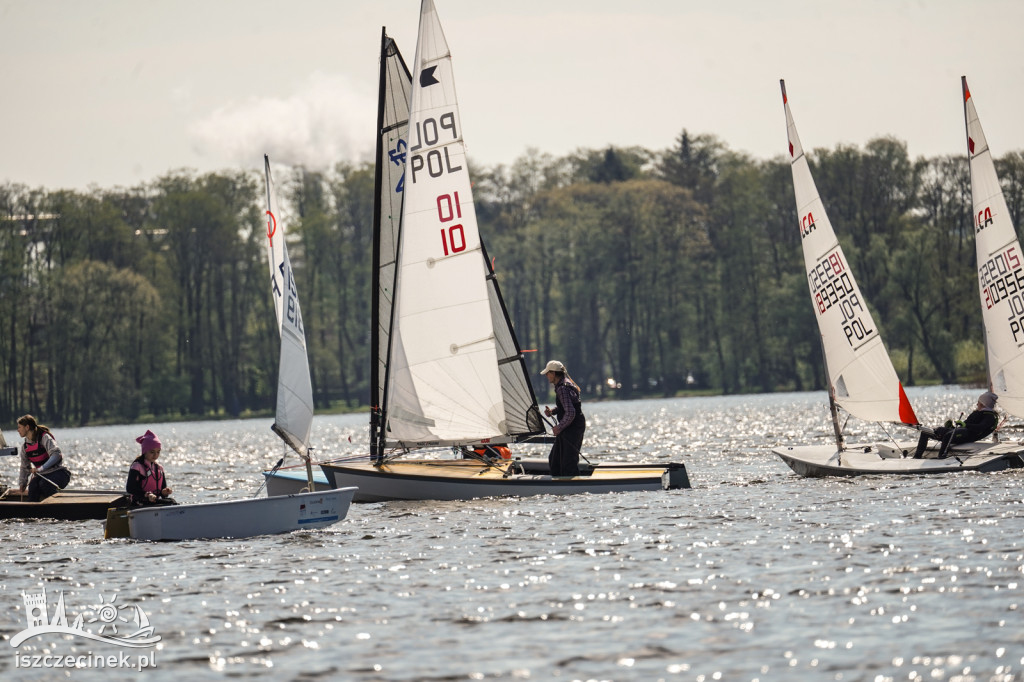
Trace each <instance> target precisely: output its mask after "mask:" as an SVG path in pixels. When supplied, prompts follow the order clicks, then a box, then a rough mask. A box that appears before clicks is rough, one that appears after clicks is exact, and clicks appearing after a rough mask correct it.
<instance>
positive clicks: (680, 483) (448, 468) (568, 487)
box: [320, 460, 690, 502]
mask: <svg viewBox="0 0 1024 682" xmlns="http://www.w3.org/2000/svg"><path fill="white" fill-rule="evenodd" d="M320 468H321V469H322V470H323V472H324V474H326V475H327V478H328V479H330V480H331V483H332V485H336V486H356V487H358V491H357V492H356V494H355V497H354V498H353V501H355V502H384V501H389V500H471V499H476V498H480V497H530V496H533V495H576V494H580V493H591V494H598V493H613V492H629V491H637V490H673V489H678V488H689V487H690V481H689V478H688V476H687V473H686V467H685V466H683V465H682V464H676V463H673V464H672V465H670V466H667V465H646V466H645V465H631V466H630V467H628V468H619V469H612V468H609V469H607V470H604V471H602V470H601V467H600V466H599V467H597V468H596V469H595V471H594V472H593V473H592V474H590V475H589V476H576V477H558V478H556V477H552V476H550V475H547V474H539V473H513V474H509V475H506V474H505V473H504V471H503V470H502V469H499V468H496V467H490V466H486V465H484V464H481V463H480V462H477V461H475V460H418V461H398V462H392V463H389V464H384V465H381V466H374V465H372V464H368V463H367V464H345V465H339V464H329V463H322V464H321V465H320Z"/></svg>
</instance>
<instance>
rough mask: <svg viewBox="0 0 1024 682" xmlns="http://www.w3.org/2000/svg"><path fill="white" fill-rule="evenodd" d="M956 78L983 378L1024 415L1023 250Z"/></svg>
mask: <svg viewBox="0 0 1024 682" xmlns="http://www.w3.org/2000/svg"><path fill="white" fill-rule="evenodd" d="M961 84H962V86H963V93H964V120H965V121H966V124H967V154H968V157H969V158H970V166H971V200H972V202H973V206H974V243H975V248H976V249H977V257H978V291H979V293H980V295H981V314H982V319H983V320H984V323H985V349H986V356H987V359H988V372H989V381H990V383H991V388H992V390H993V391H994V392H995V393H996V395H998V396H999V405H1000V407H1002V408H1003V409H1005V410H1006V411H1007V412H1009V413H1011V414H1013V415H1016V416H1017V417H1024V353H1022V351H1021V347H1022V346H1024V253H1022V252H1021V248H1020V241H1019V240H1018V239H1017V232H1016V230H1015V229H1014V226H1013V221H1012V220H1011V218H1010V211H1009V209H1008V208H1007V206H1006V199H1005V197H1004V196H1003V190H1002V187H1000V185H999V177H998V176H997V175H996V168H995V164H994V163H993V161H992V152H991V150H990V149H989V146H988V141H987V140H986V139H985V133H984V131H983V130H982V129H981V121H979V120H978V112H977V110H976V109H975V108H974V99H973V98H972V97H971V92H970V90H969V89H968V88H967V78H966V77H962V78H961Z"/></svg>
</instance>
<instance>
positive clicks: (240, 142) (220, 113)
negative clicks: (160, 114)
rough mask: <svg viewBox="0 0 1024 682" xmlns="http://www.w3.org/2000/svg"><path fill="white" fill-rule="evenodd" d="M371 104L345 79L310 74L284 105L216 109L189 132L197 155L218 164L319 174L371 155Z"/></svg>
mask: <svg viewBox="0 0 1024 682" xmlns="http://www.w3.org/2000/svg"><path fill="white" fill-rule="evenodd" d="M376 111H377V103H376V100H375V98H371V97H370V96H369V95H367V94H365V93H362V92H358V91H357V88H355V87H354V86H353V85H352V82H351V81H350V80H349V79H348V78H347V77H345V76H342V75H337V74H325V73H321V72H315V73H313V74H312V75H310V76H309V78H308V79H307V80H306V82H305V83H303V84H302V86H301V87H300V88H299V90H298V91H297V92H296V93H295V94H293V95H291V96H289V97H286V98H284V99H281V98H271V97H263V98H250V99H248V100H246V101H244V102H240V103H231V104H229V105H228V106H225V107H222V108H220V109H217V110H216V111H214V112H212V113H211V114H209V115H208V116H206V117H205V118H203V119H201V120H199V121H197V122H195V123H193V124H192V125H191V126H189V128H188V136H189V138H190V139H191V140H192V144H193V147H194V148H195V151H196V153H198V154H199V155H201V156H205V157H213V158H214V159H215V160H217V161H218V162H228V163H231V164H236V163H237V164H241V165H244V166H252V165H254V159H259V158H260V157H261V156H262V155H263V154H264V153H266V154H269V155H270V158H271V160H272V161H274V162H275V163H280V164H285V165H293V166H294V165H302V166H305V167H306V168H309V169H311V170H324V169H327V168H329V167H331V166H333V165H334V164H336V163H338V162H339V161H360V160H368V159H370V158H372V155H373V139H374V137H373V125H374V121H375V120H376Z"/></svg>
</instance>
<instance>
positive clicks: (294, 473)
mask: <svg viewBox="0 0 1024 682" xmlns="http://www.w3.org/2000/svg"><path fill="white" fill-rule="evenodd" d="M263 478H265V479H266V481H267V497H278V496H279V495H298V494H300V493H306V492H309V479H308V478H307V477H306V469H305V468H302V469H294V470H288V471H283V470H278V471H264V472H263ZM313 484H314V485H315V486H316V488H315V490H314V492H317V491H320V490H329V489H330V488H332V487H333V486H332V485H331V482H330V481H329V480H327V477H326V476H324V474H323V472H322V471H320V469H319V468H316V469H314V470H313Z"/></svg>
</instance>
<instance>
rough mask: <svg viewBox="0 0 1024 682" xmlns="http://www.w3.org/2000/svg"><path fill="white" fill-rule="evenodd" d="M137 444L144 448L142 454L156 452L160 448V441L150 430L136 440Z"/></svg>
mask: <svg viewBox="0 0 1024 682" xmlns="http://www.w3.org/2000/svg"><path fill="white" fill-rule="evenodd" d="M135 442H136V443H138V444H140V445H141V446H142V454H146V453H147V452H149V451H150V450H156V449H157V448H159V447H160V439H159V438H157V437H156V434H155V433H153V432H152V431H149V430H148V429H147V430H146V433H144V434H142V435H141V436H139V437H138V438H136V439H135Z"/></svg>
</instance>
